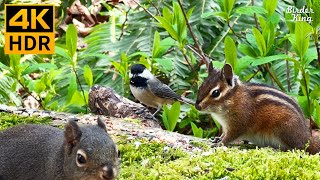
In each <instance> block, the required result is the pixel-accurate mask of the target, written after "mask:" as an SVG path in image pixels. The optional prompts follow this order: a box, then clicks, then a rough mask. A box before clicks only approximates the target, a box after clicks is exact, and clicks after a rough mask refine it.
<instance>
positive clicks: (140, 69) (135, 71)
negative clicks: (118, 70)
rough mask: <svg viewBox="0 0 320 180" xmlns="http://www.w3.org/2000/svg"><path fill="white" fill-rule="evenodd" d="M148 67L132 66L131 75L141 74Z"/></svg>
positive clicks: (141, 65)
mask: <svg viewBox="0 0 320 180" xmlns="http://www.w3.org/2000/svg"><path fill="white" fill-rule="evenodd" d="M145 69H146V67H145V66H144V65H143V64H134V65H132V66H131V74H140V73H142V72H143V70H145Z"/></svg>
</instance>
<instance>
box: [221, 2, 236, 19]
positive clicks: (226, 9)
mask: <svg viewBox="0 0 320 180" xmlns="http://www.w3.org/2000/svg"><path fill="white" fill-rule="evenodd" d="M234 2H235V0H224V1H223V6H224V12H226V13H227V14H228V16H230V14H231V11H232V9H233V5H234Z"/></svg>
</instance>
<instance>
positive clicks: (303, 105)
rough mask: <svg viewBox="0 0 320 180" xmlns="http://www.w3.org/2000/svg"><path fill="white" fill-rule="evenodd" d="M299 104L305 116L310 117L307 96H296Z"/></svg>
mask: <svg viewBox="0 0 320 180" xmlns="http://www.w3.org/2000/svg"><path fill="white" fill-rule="evenodd" d="M297 100H298V103H299V106H300V107H301V109H302V111H303V113H304V115H305V117H306V118H309V117H310V109H309V104H308V98H307V96H298V98H297Z"/></svg>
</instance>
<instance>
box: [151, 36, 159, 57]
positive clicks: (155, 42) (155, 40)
mask: <svg viewBox="0 0 320 180" xmlns="http://www.w3.org/2000/svg"><path fill="white" fill-rule="evenodd" d="M159 49H160V35H159V32H158V31H156V32H154V38H153V48H152V57H153V58H156V57H158V54H159Z"/></svg>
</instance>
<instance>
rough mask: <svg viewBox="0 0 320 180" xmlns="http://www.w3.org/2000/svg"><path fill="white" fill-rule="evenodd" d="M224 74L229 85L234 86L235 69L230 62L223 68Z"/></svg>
mask: <svg viewBox="0 0 320 180" xmlns="http://www.w3.org/2000/svg"><path fill="white" fill-rule="evenodd" d="M222 75H223V77H224V79H225V80H226V81H227V83H228V85H229V86H233V83H234V81H233V78H234V76H233V70H232V67H231V65H230V64H225V65H224V66H223V68H222Z"/></svg>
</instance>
